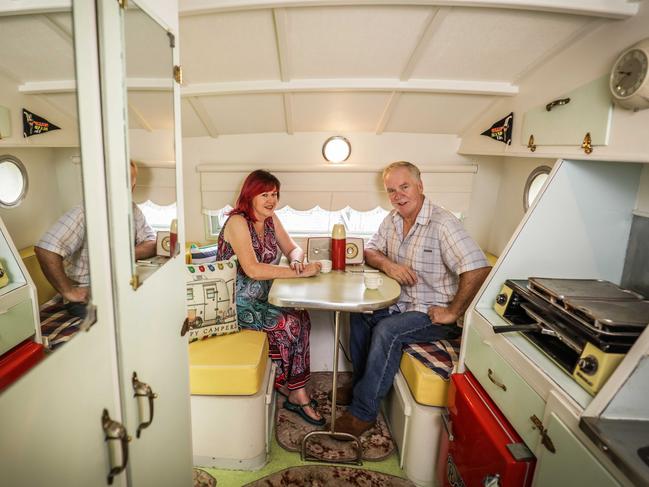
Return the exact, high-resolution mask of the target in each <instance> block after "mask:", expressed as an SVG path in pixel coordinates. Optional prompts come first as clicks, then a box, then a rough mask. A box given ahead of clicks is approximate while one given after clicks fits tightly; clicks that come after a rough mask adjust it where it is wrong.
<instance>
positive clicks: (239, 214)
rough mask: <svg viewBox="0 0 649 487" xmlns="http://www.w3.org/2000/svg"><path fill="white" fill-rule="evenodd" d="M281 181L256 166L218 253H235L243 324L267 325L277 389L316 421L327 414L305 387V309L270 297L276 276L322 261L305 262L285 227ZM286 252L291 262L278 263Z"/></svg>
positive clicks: (296, 273)
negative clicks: (276, 302) (274, 302)
mask: <svg viewBox="0 0 649 487" xmlns="http://www.w3.org/2000/svg"><path fill="white" fill-rule="evenodd" d="M279 189H280V182H279V180H278V179H277V178H276V177H275V176H273V175H272V174H271V173H269V172H268V171H261V170H258V171H254V172H252V173H250V174H249V175H248V177H247V178H246V180H245V181H244V183H243V187H242V188H241V193H240V194H239V198H238V200H237V204H236V207H235V208H234V209H233V210H232V211H231V212H230V215H229V218H228V219H227V221H226V222H225V224H224V225H223V228H222V229H221V233H220V234H219V240H218V254H217V256H218V259H219V260H225V259H229V258H230V257H232V255H236V256H237V260H238V261H239V265H238V275H237V298H236V299H237V315H238V320H239V325H240V326H241V327H243V328H252V329H256V330H264V331H265V332H266V334H267V336H268V342H269V344H270V350H269V355H270V358H271V359H273V360H275V361H276V362H277V363H278V365H279V371H280V374H279V375H278V376H277V377H276V379H275V389H276V390H277V391H278V392H280V394H282V395H284V396H286V397H287V399H286V401H285V402H284V407H285V408H286V409H288V410H290V411H293V412H295V413H297V414H299V415H300V416H301V417H302V418H303V419H304V420H306V421H307V422H309V423H311V424H315V425H317V426H322V425H324V424H325V419H324V418H323V417H322V415H321V414H320V413H319V412H318V411H317V410H316V409H315V407H316V405H317V403H316V402H315V401H312V400H311V398H310V397H309V395H308V393H307V391H306V388H305V386H306V384H307V382H308V381H309V376H310V368H309V361H310V357H309V332H310V329H311V321H310V320H309V315H308V313H307V312H306V311H304V310H302V311H298V310H294V309H288V308H279V307H277V306H273V305H272V304H270V303H269V302H268V292H269V290H270V286H271V285H272V283H273V281H272V279H275V278H281V277H309V276H314V275H316V274H318V273H319V272H320V263H319V262H315V263H310V264H306V265H305V264H304V263H303V259H304V252H303V251H302V249H301V248H300V247H298V246H297V244H296V243H295V242H294V241H293V239H292V238H291V237H290V236H289V234H288V233H287V232H286V230H285V229H284V227H283V226H282V223H281V222H280V221H279V218H277V216H276V215H275V208H276V207H277V204H278V201H279ZM282 254H284V255H286V257H287V258H288V260H289V262H290V267H284V266H279V265H278V263H279V261H280V258H281V257H282Z"/></svg>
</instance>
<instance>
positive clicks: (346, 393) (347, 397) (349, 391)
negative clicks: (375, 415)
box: [327, 384, 354, 406]
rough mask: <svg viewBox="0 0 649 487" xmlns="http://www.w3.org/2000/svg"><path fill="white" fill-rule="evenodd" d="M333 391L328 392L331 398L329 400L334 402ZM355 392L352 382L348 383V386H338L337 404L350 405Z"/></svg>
mask: <svg viewBox="0 0 649 487" xmlns="http://www.w3.org/2000/svg"><path fill="white" fill-rule="evenodd" d="M331 392H332V391H329V392H328V393H327V398H329V401H332V402H333V399H332V398H331V396H332V394H331ZM353 393H354V388H353V387H352V385H351V384H349V385H346V386H340V387H337V388H336V406H349V405H350V404H351V403H352V396H353Z"/></svg>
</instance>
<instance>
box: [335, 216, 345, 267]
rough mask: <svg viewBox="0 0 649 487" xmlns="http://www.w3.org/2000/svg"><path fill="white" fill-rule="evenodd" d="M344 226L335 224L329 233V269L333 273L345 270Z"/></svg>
mask: <svg viewBox="0 0 649 487" xmlns="http://www.w3.org/2000/svg"><path fill="white" fill-rule="evenodd" d="M345 244H346V239H345V225H343V224H342V223H336V224H335V225H334V229H333V231H332V232H331V268H332V269H333V270H334V271H344V270H345Z"/></svg>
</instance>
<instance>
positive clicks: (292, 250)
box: [273, 215, 305, 274]
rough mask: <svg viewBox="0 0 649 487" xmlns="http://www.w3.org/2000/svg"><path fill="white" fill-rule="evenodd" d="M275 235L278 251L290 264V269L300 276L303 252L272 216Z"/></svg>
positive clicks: (278, 220) (275, 217) (302, 268)
mask: <svg viewBox="0 0 649 487" xmlns="http://www.w3.org/2000/svg"><path fill="white" fill-rule="evenodd" d="M273 224H274V225H275V235H276V236H277V244H278V245H279V248H280V250H281V251H282V253H283V254H284V255H285V256H286V258H287V259H288V261H289V262H290V266H291V269H293V270H294V271H295V272H296V273H298V274H300V273H301V272H302V271H303V270H304V266H305V264H304V250H302V248H301V247H300V246H299V245H298V244H296V243H295V240H293V238H292V237H291V236H290V235H289V234H288V232H287V231H286V229H285V228H284V225H282V222H281V221H280V219H279V218H277V216H276V215H273Z"/></svg>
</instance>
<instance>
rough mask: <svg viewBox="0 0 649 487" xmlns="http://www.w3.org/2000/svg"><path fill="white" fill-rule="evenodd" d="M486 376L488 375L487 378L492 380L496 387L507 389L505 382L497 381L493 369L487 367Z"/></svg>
mask: <svg viewBox="0 0 649 487" xmlns="http://www.w3.org/2000/svg"><path fill="white" fill-rule="evenodd" d="M487 377H489V380H490V381H491V382H493V383H494V384H495V386H496V387H500V388H501V389H502V390H503V391H506V390H507V386H506V385H505V384H503V383H502V382H498V381H497V380H496V379H495V378H494V371H493V370H491V369H489V370H488V371H487Z"/></svg>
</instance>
